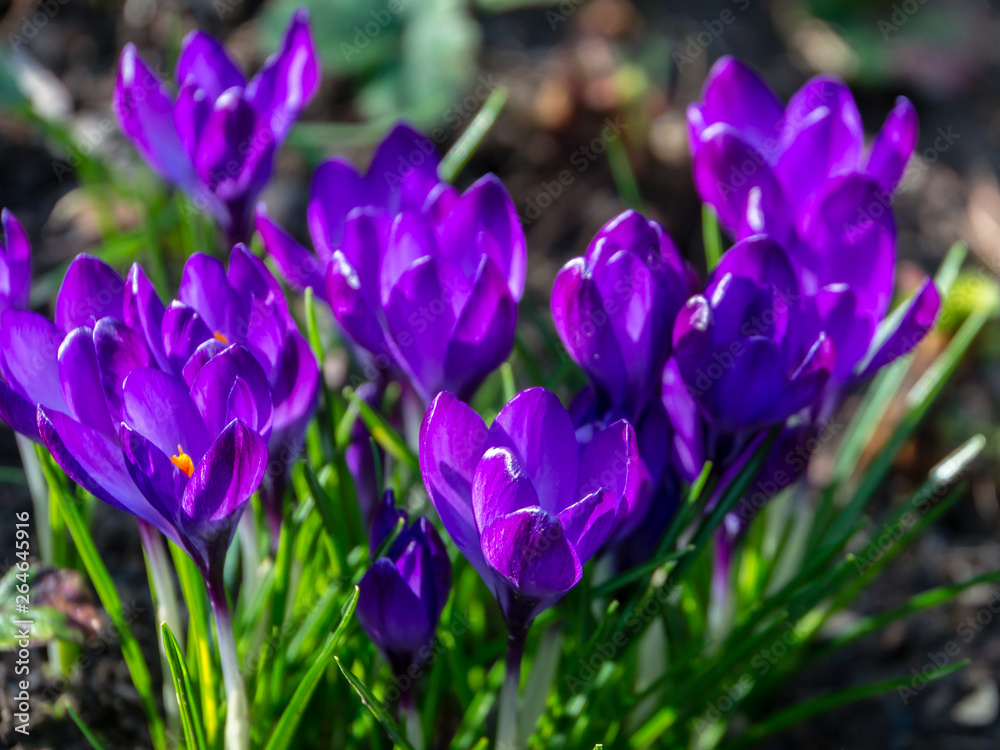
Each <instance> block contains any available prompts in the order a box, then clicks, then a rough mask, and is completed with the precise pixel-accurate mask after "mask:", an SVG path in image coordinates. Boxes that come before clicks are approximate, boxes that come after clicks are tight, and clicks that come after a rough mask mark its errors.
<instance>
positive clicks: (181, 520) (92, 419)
mask: <svg viewBox="0 0 1000 750" xmlns="http://www.w3.org/2000/svg"><path fill="white" fill-rule="evenodd" d="M115 323H116V321H110V319H104V320H102V321H100V322H99V323H98V328H101V327H102V326H107V325H111V326H113V325H114V324H115ZM60 360H61V363H62V361H66V362H67V363H68V365H69V366H68V367H67V368H65V369H63V371H62V372H61V373H60V384H61V386H62V389H63V391H64V392H65V393H67V394H77V395H78V396H79V397H81V398H84V399H86V400H88V401H89V406H88V407H87V408H86V409H84V408H82V404H81V402H79V401H77V400H75V399H74V400H72V401H71V403H68V404H67V405H66V406H67V408H66V409H65V410H60V409H58V408H53V407H49V406H45V405H42V406H39V409H38V429H39V432H40V434H41V438H42V441H43V442H44V444H45V446H46V447H47V448H48V449H49V451H51V453H52V455H53V457H54V458H55V459H56V461H57V462H58V463H59V465H60V466H61V467H62V468H63V470H64V471H65V472H66V473H67V474H68V475H69V476H70V478H71V479H73V481H75V482H76V483H77V484H79V485H80V486H81V487H83V488H84V489H86V490H87V491H88V492H90V493H92V494H93V495H95V496H96V497H98V498H100V499H101V500H103V501H105V502H106V503H108V504H109V505H111V506H113V507H115V508H118V509H120V510H124V511H125V512H127V513H131V514H132V515H134V516H136V517H138V518H140V519H141V520H143V521H146V522H148V523H150V524H152V525H153V526H155V527H156V528H158V529H159V530H160V531H162V532H163V533H164V534H165V535H166V536H167V537H169V538H170V539H172V540H173V541H174V542H176V543H177V544H178V545H179V546H181V547H182V548H183V549H184V550H185V551H187V553H188V554H189V555H190V556H191V558H192V559H193V560H194V561H195V563H196V564H197V565H198V567H199V569H200V570H201V572H202V574H203V575H205V576H206V578H209V579H211V580H212V581H213V582H218V583H220V584H221V574H222V565H223V562H224V559H225V553H226V550H227V549H228V548H229V543H230V542H231V541H232V535H233V532H234V530H235V528H236V522H237V521H238V520H239V518H240V515H241V514H242V512H243V509H244V507H245V506H246V503H247V502H248V501H249V499H250V497H251V495H252V494H253V493H254V492H255V491H256V489H257V486H258V485H259V484H260V481H261V478H262V477H263V475H264V470H265V468H266V465H267V447H266V443H265V438H264V437H262V436H261V434H260V432H261V431H264V432H265V434H266V431H267V426H268V425H269V423H270V419H271V402H270V393H269V391H268V389H267V387H266V380H265V379H264V374H263V372H262V371H261V369H260V366H259V365H258V364H257V363H256V361H255V360H254V358H253V357H251V356H250V355H249V354H248V353H247V352H246V350H244V349H241V348H240V347H238V346H233V347H231V348H230V349H227V350H226V351H225V352H222V353H221V354H219V355H218V356H217V357H215V358H213V359H212V360H211V361H210V362H208V363H206V364H205V366H204V367H203V368H201V370H200V371H199V372H198V374H197V376H196V377H195V379H194V381H193V383H192V385H191V387H190V388H188V387H187V386H186V385H185V384H184V383H183V382H181V381H180V380H178V379H177V378H175V377H173V376H172V375H170V374H168V373H165V372H163V371H162V370H159V369H156V368H152V367H137V368H134V369H132V371H131V372H130V373H129V375H128V376H127V377H126V378H125V380H124V383H123V384H122V386H121V397H120V398H121V400H120V403H119V404H117V405H116V406H117V407H118V409H120V412H119V413H118V414H117V415H116V414H113V413H112V411H111V409H110V408H109V407H108V406H107V405H106V404H107V402H106V400H105V403H104V404H102V403H100V402H101V401H102V399H100V395H101V394H102V393H103V392H104V389H103V388H102V385H101V384H102V382H107V381H108V380H109V377H108V375H109V370H113V366H112V367H107V366H104V367H102V363H101V361H100V360H101V358H99V356H98V355H97V354H96V349H95V347H94V339H93V338H92V337H91V335H90V334H89V332H88V329H86V328H78V329H76V330H75V331H73V333H71V334H70V335H69V336H68V337H67V339H66V341H65V342H64V344H63V347H62V349H61V351H60ZM61 369H62V368H61ZM95 396H96V397H97V398H95ZM102 406H104V410H103V412H102V411H101V407H102Z"/></svg>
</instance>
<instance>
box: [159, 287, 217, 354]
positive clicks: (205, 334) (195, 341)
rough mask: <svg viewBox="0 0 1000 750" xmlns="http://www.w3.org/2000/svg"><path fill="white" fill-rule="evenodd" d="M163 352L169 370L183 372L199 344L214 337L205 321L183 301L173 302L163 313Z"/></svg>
mask: <svg viewBox="0 0 1000 750" xmlns="http://www.w3.org/2000/svg"><path fill="white" fill-rule="evenodd" d="M162 335H163V352H164V355H165V357H166V359H167V362H168V363H169V367H168V368H166V369H167V370H168V371H169V372H181V371H182V370H183V369H184V366H185V365H186V364H187V362H188V360H189V359H190V358H191V355H193V354H194V353H195V351H196V350H197V349H198V347H199V346H201V345H202V344H203V343H204V342H206V341H208V340H209V339H211V338H213V334H212V330H211V329H210V328H209V327H208V326H207V325H205V321H203V320H202V319H201V316H200V315H199V314H198V313H197V312H195V310H194V308H191V307H188V306H187V305H185V304H184V303H183V302H177V301H174V302H171V303H170V307H168V308H167V310H166V312H165V313H164V314H163V321H162Z"/></svg>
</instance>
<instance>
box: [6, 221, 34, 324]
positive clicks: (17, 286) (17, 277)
mask: <svg viewBox="0 0 1000 750" xmlns="http://www.w3.org/2000/svg"><path fill="white" fill-rule="evenodd" d="M0 230H2V231H3V234H2V236H0V310H6V309H7V308H8V307H16V308H24V307H27V306H28V297H29V296H30V294H31V245H30V244H28V235H27V234H25V232H24V227H22V226H21V223H20V222H19V221H18V220H17V218H16V217H15V216H14V214H12V213H11V212H10V211H8V210H7V209H6V208H5V209H3V211H2V212H0Z"/></svg>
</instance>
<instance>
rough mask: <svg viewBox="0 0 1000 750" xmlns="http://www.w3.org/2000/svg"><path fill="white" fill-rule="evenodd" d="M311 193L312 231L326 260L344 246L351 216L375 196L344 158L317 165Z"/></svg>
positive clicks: (310, 222) (317, 249) (308, 211)
mask: <svg viewBox="0 0 1000 750" xmlns="http://www.w3.org/2000/svg"><path fill="white" fill-rule="evenodd" d="M309 196H310V197H309V207H308V209H307V210H306V214H307V218H308V221H309V233H310V234H311V235H312V239H313V244H314V245H315V246H316V252H317V253H318V254H319V257H320V259H322V260H323V261H326V260H329V258H330V256H331V255H332V254H333V251H334V250H337V249H339V248H340V243H341V241H342V240H343V239H344V223H345V222H346V221H347V215H348V214H349V213H350V212H351V211H353V210H354V209H355V208H358V207H359V206H368V205H371V204H372V202H373V198H372V196H371V195H370V190H369V187H368V183H367V182H366V181H365V179H364V178H363V177H362V176H361V175H359V174H358V173H357V170H355V169H354V167H353V166H352V165H351V164H350V163H349V162H348V161H346V160H344V159H340V158H334V159H330V160H328V161H325V162H323V163H322V164H320V165H319V166H318V167H316V171H315V172H314V173H313V178H312V187H311V188H310V190H309Z"/></svg>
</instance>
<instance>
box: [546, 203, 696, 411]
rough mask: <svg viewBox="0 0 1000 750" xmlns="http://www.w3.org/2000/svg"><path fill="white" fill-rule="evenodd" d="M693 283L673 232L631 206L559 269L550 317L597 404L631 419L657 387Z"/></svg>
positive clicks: (694, 277)
mask: <svg viewBox="0 0 1000 750" xmlns="http://www.w3.org/2000/svg"><path fill="white" fill-rule="evenodd" d="M697 285H698V282H697V277H696V276H695V272H694V270H693V269H692V268H691V267H690V266H689V265H688V264H687V263H686V262H685V261H684V259H683V258H682V257H681V255H680V253H679V252H678V251H677V248H676V247H675V246H674V243H673V242H672V241H671V239H670V237H669V236H668V235H667V234H666V232H664V231H663V229H662V228H661V227H660V225H659V224H657V223H656V222H655V221H651V220H648V219H645V218H644V217H643V216H642V215H641V214H639V213H637V212H636V211H631V210H630V211H626V212H624V213H622V214H620V215H619V216H617V217H615V218H614V219H612V220H611V221H609V222H608V223H607V224H605V225H604V226H603V227H602V228H601V230H600V231H599V232H598V233H597V235H596V236H595V237H594V239H593V240H592V241H591V243H590V245H589V246H588V248H587V253H586V255H585V256H584V257H582V258H574V259H573V260H571V261H570V262H569V263H567V264H566V265H565V266H563V268H562V270H561V271H560V272H559V274H558V275H557V276H556V280H555V285H554V287H553V289H552V319H553V320H554V322H555V326H556V332H557V333H558V334H559V338H560V339H561V340H562V342H563V344H564V345H565V346H566V350H567V351H568V352H569V355H570V356H571V357H572V358H573V361H574V362H576V363H577V364H578V365H580V367H582V368H583V370H584V371H585V372H586V373H587V376H588V377H589V379H590V381H591V383H592V384H593V386H594V389H595V391H596V395H597V402H598V404H597V406H598V410H599V411H604V410H608V409H610V410H612V411H614V412H618V413H620V414H621V415H622V416H626V417H628V418H629V419H632V420H635V419H637V418H638V417H639V416H640V415H641V414H642V411H643V409H644V408H645V407H646V404H647V403H648V402H649V400H650V398H651V397H652V396H653V395H654V394H655V393H657V392H658V391H659V385H660V373H661V372H662V371H663V365H664V364H665V363H666V361H667V357H669V355H670V344H671V340H670V331H671V328H672V326H673V320H674V318H675V317H677V313H678V311H679V310H680V309H681V307H682V306H683V305H684V303H685V302H686V301H687V299H688V298H689V297H690V296H691V295H692V294H693V293H694V291H695V289H696V288H697Z"/></svg>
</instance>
